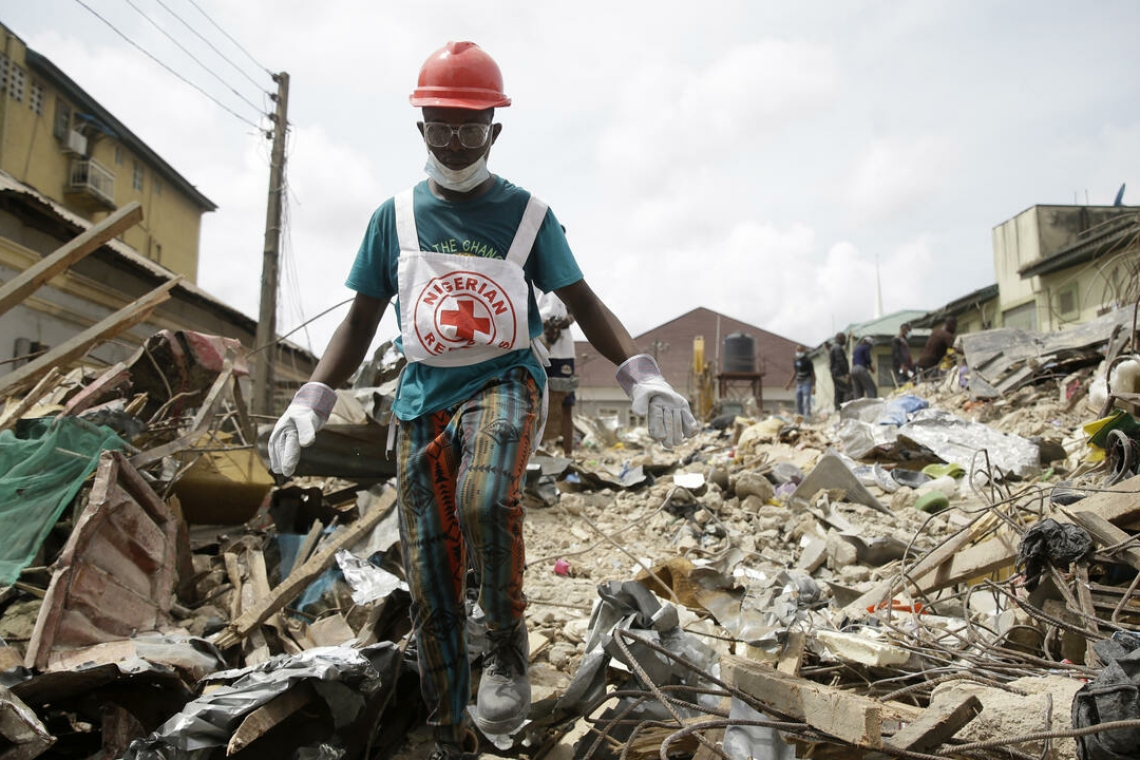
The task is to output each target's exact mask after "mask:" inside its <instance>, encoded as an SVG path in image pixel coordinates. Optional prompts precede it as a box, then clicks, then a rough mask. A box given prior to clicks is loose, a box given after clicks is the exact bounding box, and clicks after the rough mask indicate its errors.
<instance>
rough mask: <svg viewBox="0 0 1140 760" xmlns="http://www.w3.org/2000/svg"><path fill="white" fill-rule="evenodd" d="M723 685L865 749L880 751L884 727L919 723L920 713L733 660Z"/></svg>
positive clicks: (727, 658)
mask: <svg viewBox="0 0 1140 760" xmlns="http://www.w3.org/2000/svg"><path fill="white" fill-rule="evenodd" d="M720 662H721V672H722V673H723V677H724V680H725V681H727V682H728V683H730V684H732V685H733V686H736V687H737V688H739V689H741V690H743V691H745V692H747V693H748V694H749V695H750V696H752V697H753V698H754V699H756V700H757V701H759V702H760V703H761V704H763V705H764V707H765V708H766V709H765V712H768V711H770V712H772V713H775V714H777V715H783V716H786V717H788V718H791V719H793V720H798V721H803V722H805V723H807V724H808V725H810V726H812V727H813V728H816V729H818V730H820V731H822V732H824V733H825V734H828V735H829V736H834V737H835V738H836V739H838V740H840V741H843V742H847V743H848V744H853V745H855V746H857V747H863V748H864V749H878V748H880V747H882V744H883V740H882V735H883V727H884V722H887V721H896V720H904V721H907V722H910V721H913V720H916V719H917V718H918V717H919V716H920V715H921V711H920V710H918V709H917V708H911V707H908V706H906V705H901V704H897V703H886V702H879V701H877V700H874V699H871V698H870V697H864V696H862V695H860V694H855V693H854V692H850V691H842V690H840V689H835V688H832V687H830V686H825V685H824V684H820V683H816V682H815V681H808V680H806V679H804V678H798V677H796V676H793V675H789V674H787V673H781V672H780V671H778V670H775V669H773V668H770V667H768V666H765V665H761V664H759V663H755V662H752V661H751V660H746V659H744V658H743V657H736V656H734V655H722V656H721V660H720Z"/></svg>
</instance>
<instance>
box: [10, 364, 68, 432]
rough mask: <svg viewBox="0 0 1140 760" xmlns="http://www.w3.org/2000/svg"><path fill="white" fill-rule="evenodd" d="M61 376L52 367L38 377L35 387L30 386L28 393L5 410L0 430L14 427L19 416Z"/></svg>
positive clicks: (36, 401) (37, 401) (34, 403)
mask: <svg viewBox="0 0 1140 760" xmlns="http://www.w3.org/2000/svg"><path fill="white" fill-rule="evenodd" d="M61 377H63V375H62V374H61V373H60V371H59V370H58V369H57V368H55V367H52V368H51V369H50V370H49V371H48V373H47V374H46V375H44V376H43V377H42V378H40V381H39V382H38V383H36V387H35V388H32V390H31V391H30V392H29V393H28V395H26V396H24V398H23V399H22V400H21V401H20V403H18V404H16V406H15V407H14V408H13V409H12V410H11V411H5V413H4V417H3V419H0V432H2V431H4V430H7V429H8V428H12V427H15V426H16V423H17V422H19V421H20V418H21V417H23V416H24V414H26V413H27V411H28V410H29V409H31V408H32V407H33V406H35V405H36V404H37V403H39V400H40V399H41V398H43V397H44V396H45V395H46V394H47V393H48V391H50V390H51V387H52V386H53V385H55V384H56V383H57V382H59V379H60V378H61Z"/></svg>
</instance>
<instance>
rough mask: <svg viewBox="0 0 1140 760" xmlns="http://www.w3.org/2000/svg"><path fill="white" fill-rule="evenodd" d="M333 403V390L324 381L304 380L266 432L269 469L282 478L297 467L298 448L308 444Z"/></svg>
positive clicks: (299, 450)
mask: <svg viewBox="0 0 1140 760" xmlns="http://www.w3.org/2000/svg"><path fill="white" fill-rule="evenodd" d="M335 405H336V391H334V390H333V389H332V388H330V387H329V386H327V385H325V384H324V383H305V384H304V385H302V386H301V389H300V390H298V391H297V394H296V395H295V396H293V401H292V402H290V404H289V408H288V409H286V410H285V413H284V414H282V415H281V419H279V420H277V424H276V425H274V427H273V432H272V433H270V435H269V469H270V470H272V471H273V472H279V473H281V474H282V475H284V476H285V477H289V476H290V475H292V474H293V471H294V470H296V469H297V462H298V461H300V459H301V447H302V446H312V445H313V441H315V440H316V439H317V431H318V430H320V429H321V428H322V427H324V425H325V423H326V422H328V421H329V415H330V414H332V410H333V406H335Z"/></svg>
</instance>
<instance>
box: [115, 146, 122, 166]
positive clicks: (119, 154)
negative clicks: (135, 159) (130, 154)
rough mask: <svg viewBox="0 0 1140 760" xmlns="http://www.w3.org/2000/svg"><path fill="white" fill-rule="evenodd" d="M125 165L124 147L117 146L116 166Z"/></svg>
mask: <svg viewBox="0 0 1140 760" xmlns="http://www.w3.org/2000/svg"><path fill="white" fill-rule="evenodd" d="M122 165H123V146H121V145H116V146H115V166H122Z"/></svg>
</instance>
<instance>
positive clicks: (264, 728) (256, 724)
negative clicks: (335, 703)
mask: <svg viewBox="0 0 1140 760" xmlns="http://www.w3.org/2000/svg"><path fill="white" fill-rule="evenodd" d="M316 699H317V694H316V692H315V691H314V690H313V687H312V686H311V685H309V684H307V683H302V684H300V685H299V686H296V687H294V688H292V689H290V690H289V691H287V692H285V693H284V694H281V695H280V696H277V697H274V698H273V699H271V700H269V701H268V702H266V703H265V704H264V705H262V706H261V707H259V708H257V709H256V710H254V711H253V712H251V713H250V714H249V715H247V716H245V719H244V720H243V721H242V722H241V724H240V725H239V726H238V727H237V730H236V731H234V733H233V736H231V737H230V742H229V744H228V745H227V746H226V756H227V757H228V756H230V755H235V754H237V753H238V752H241V751H242V750H243V749H245V748H246V747H248V746H249V745H250V744H252V743H253V742H255V741H257V740H258V739H260V738H261V737H262V736H264V735H265V734H267V733H268V732H269V731H270V729H272V728H273V727H274V726H277V725H278V724H280V723H281V722H282V721H284V720H286V719H287V718H289V717H290V716H292V715H295V714H296V713H298V712H300V711H301V710H303V709H305V708H306V707H307V706H309V705H310V704H312V703H313V702H314V701H315V700H316Z"/></svg>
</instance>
